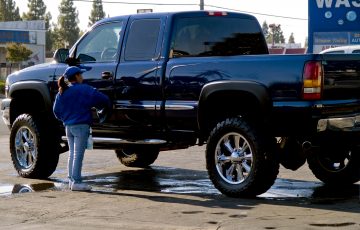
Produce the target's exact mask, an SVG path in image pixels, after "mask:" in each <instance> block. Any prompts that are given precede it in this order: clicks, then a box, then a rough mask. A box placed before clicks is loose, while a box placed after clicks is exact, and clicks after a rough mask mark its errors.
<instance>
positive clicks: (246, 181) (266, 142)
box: [205, 117, 279, 197]
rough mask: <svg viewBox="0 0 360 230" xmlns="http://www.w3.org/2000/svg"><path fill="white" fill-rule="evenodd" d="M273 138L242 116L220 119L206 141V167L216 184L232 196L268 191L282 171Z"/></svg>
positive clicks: (254, 194)
mask: <svg viewBox="0 0 360 230" xmlns="http://www.w3.org/2000/svg"><path fill="white" fill-rule="evenodd" d="M272 140H273V139H272V138H271V137H269V136H267V135H264V133H263V132H262V130H261V129H257V127H253V126H251V125H250V124H249V123H248V122H247V121H246V120H244V119H243V118H241V117H234V118H228V119H226V120H224V121H221V122H219V123H218V124H217V125H216V127H215V128H214V129H213V130H212V131H211V132H210V135H209V138H208V140H207V144H206V151H205V156H206V169H207V170H208V174H209V178H210V180H211V182H212V183H213V184H214V186H215V188H217V189H219V191H220V192H222V193H223V194H225V195H227V196H230V197H253V196H257V195H259V194H262V193H264V192H265V191H267V190H268V189H269V188H270V187H271V185H273V184H274V182H275V179H276V177H277V174H278V172H279V162H278V161H277V160H276V158H275V153H274V151H273V150H274V149H273V146H274V145H275V143H274V142H272Z"/></svg>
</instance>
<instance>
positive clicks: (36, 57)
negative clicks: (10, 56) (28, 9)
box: [0, 20, 46, 67]
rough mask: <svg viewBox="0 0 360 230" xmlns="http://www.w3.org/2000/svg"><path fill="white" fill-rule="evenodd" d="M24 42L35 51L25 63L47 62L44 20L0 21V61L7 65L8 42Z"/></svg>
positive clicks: (2, 64)
mask: <svg viewBox="0 0 360 230" xmlns="http://www.w3.org/2000/svg"><path fill="white" fill-rule="evenodd" d="M9 42H16V43H22V44H24V45H26V47H27V48H28V49H30V50H31V51H32V52H33V53H32V55H31V56H30V59H29V60H28V61H25V62H24V63H22V64H23V65H32V64H39V63H44V62H45V44H46V29H45V21H44V20H36V21H12V22H0V63H1V67H5V66H6V65H7V63H6V58H5V57H6V44H7V43H9Z"/></svg>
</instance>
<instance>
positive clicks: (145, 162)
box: [115, 147, 159, 168]
mask: <svg viewBox="0 0 360 230" xmlns="http://www.w3.org/2000/svg"><path fill="white" fill-rule="evenodd" d="M115 153H116V156H117V157H118V159H119V160H120V162H121V163H122V164H123V165H125V166H127V167H138V168H146V167H148V166H149V165H151V164H152V163H154V162H155V160H156V159H157V158H158V155H159V149H158V148H151V147H127V148H123V149H118V150H115Z"/></svg>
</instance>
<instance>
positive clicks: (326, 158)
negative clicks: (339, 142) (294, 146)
mask: <svg viewBox="0 0 360 230" xmlns="http://www.w3.org/2000/svg"><path fill="white" fill-rule="evenodd" d="M307 162H308V165H309V168H310V170H311V171H312V173H313V174H314V175H315V177H316V178H318V179H319V180H321V181H322V182H324V183H326V184H332V185H346V184H353V183H356V182H358V181H359V180H360V151H359V150H357V149H355V148H354V149H349V148H346V147H343V148H340V149H339V148H336V147H330V146H329V147H327V148H325V147H319V148H316V149H314V150H313V152H312V154H309V155H308V157H307Z"/></svg>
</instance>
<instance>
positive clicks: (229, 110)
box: [198, 91, 265, 137]
mask: <svg viewBox="0 0 360 230" xmlns="http://www.w3.org/2000/svg"><path fill="white" fill-rule="evenodd" d="M203 103H204V104H203V105H202V106H201V110H202V111H201V114H202V115H201V116H199V118H198V119H199V120H198V123H199V128H200V130H201V133H202V134H203V135H204V136H205V137H207V136H208V135H209V133H210V131H211V130H212V129H213V128H214V127H215V126H216V124H217V123H218V122H220V121H223V120H225V119H226V118H230V117H237V116H242V117H245V119H246V120H247V121H248V122H251V123H253V122H252V121H254V122H255V121H256V123H258V122H261V121H263V120H264V118H265V115H264V114H263V108H261V105H260V102H259V100H258V99H257V98H256V96H254V95H252V94H251V93H248V92H244V91H240V92H239V91H223V92H215V93H213V94H211V95H210V96H209V97H208V98H207V99H206V101H204V102H203ZM199 107H200V106H199Z"/></svg>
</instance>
